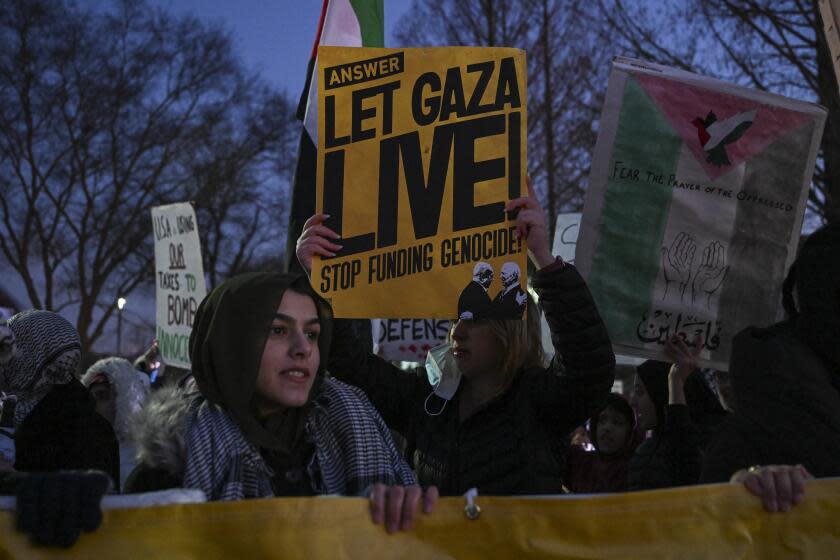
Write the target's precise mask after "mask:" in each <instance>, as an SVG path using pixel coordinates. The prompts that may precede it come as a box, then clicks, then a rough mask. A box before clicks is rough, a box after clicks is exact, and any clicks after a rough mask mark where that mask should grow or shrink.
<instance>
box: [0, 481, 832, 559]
mask: <svg viewBox="0 0 840 560" xmlns="http://www.w3.org/2000/svg"><path fill="white" fill-rule="evenodd" d="M477 503H478V504H479V506H480V507H481V515H480V517H479V518H478V519H476V520H472V521H471V520H468V519H467V518H466V517H465V514H464V505H465V502H464V499H463V498H445V499H442V500H441V501H440V503H439V504H438V508H437V510H436V511H435V512H434V513H433V514H432V515H429V516H421V518H420V519H419V521H418V523H417V526H416V527H415V529H414V530H413V531H411V532H405V533H399V534H396V535H388V534H386V533H385V530H384V529H383V528H382V527H381V526H376V525H373V524H372V523H371V521H370V516H369V513H368V504H367V502H366V501H365V500H363V499H359V498H334V499H333V498H282V499H270V500H250V501H242V502H236V503H220V502H217V503H210V504H192V505H175V506H163V507H149V508H142V509H126V510H112V511H107V512H106V513H105V519H104V522H103V525H102V527H101V528H100V529H99V530H98V531H96V532H95V533H92V534H86V535H83V536H82V537H81V538H80V539H79V541H78V542H77V543H76V545H74V546H73V547H72V548H71V549H69V550H64V549H45V548H36V547H33V546H31V545H30V544H29V542H28V539H27V538H26V537H25V536H22V535H20V534H19V533H17V532H16V531H15V530H14V517H13V514H11V513H3V514H1V515H0V557H2V558H95V559H96V560H102V559H104V558H128V557H131V558H144V559H148V558H202V559H209V558H248V559H256V558H306V559H311V558H459V559H470V558H475V559H480V560H487V559H488V558H544V557H552V558H832V557H835V555H836V554H837V551H838V550H840V523H838V521H837V520H838V519H840V480H837V479H831V480H820V481H813V482H810V483H808V485H807V496H806V499H805V502H804V503H803V504H802V505H800V506H797V507H796V508H794V510H793V511H791V512H789V513H784V514H782V513H775V514H770V513H766V512H765V511H764V510H763V509H762V507H761V505H760V503H759V500H758V499H757V498H755V497H753V496H751V495H749V494H748V493H747V491H746V490H745V489H744V488H743V487H741V486H739V485H725V484H719V485H708V486H694V487H690V488H681V489H676V490H657V491H650V492H637V493H631V494H614V495H609V496H603V497H562V498H553V497H552V498H527V499H525V498H512V497H510V498H507V497H505V498H501V497H481V496H479V498H478V499H477Z"/></svg>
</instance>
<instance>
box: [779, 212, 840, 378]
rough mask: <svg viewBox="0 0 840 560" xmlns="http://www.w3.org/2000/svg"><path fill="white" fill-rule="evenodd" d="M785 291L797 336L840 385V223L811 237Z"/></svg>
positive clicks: (800, 252)
mask: <svg viewBox="0 0 840 560" xmlns="http://www.w3.org/2000/svg"><path fill="white" fill-rule="evenodd" d="M783 291H784V305H785V310H786V311H787V312H788V315H789V316H790V317H791V319H792V321H793V325H794V327H793V328H794V334H795V336H796V337H797V338H799V339H800V340H802V341H803V342H804V343H805V344H807V345H808V346H809V347H810V348H811V349H812V350H813V351H814V352H815V353H816V354H817V355H819V356H820V358H821V359H822V360H823V361H824V362H825V363H826V364H827V365H828V367H829V369H830V370H832V371H833V372H835V374H836V375H835V376H834V378H835V379H833V380H832V381H833V382H834V384H835V386H840V379H838V378H840V223H833V224H829V225H826V226H824V227H822V228H820V229H818V230H817V231H815V232H814V233H812V234H811V235H810V236H809V237H808V239H807V240H806V241H805V243H804V244H803V245H802V249H801V250H800V251H799V256H798V257H797V260H796V262H795V263H794V264H793V266H791V269H790V272H789V273H788V277H787V279H786V280H785V285H784V287H783ZM794 291H795V293H796V299H797V303H798V306H797V305H796V304H795V303H794V301H793V292H794Z"/></svg>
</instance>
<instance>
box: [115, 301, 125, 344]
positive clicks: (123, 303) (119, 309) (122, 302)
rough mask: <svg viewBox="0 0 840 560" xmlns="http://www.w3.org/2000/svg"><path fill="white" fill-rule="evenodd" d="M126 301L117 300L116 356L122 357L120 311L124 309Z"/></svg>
mask: <svg viewBox="0 0 840 560" xmlns="http://www.w3.org/2000/svg"><path fill="white" fill-rule="evenodd" d="M125 303H126V299H125V298H124V297H119V298H117V355H118V356H122V310H123V307H125Z"/></svg>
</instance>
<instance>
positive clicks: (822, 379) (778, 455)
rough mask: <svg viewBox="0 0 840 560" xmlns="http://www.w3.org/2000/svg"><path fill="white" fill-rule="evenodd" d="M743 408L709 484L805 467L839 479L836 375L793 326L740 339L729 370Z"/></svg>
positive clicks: (708, 460)
mask: <svg viewBox="0 0 840 560" xmlns="http://www.w3.org/2000/svg"><path fill="white" fill-rule="evenodd" d="M730 373H731V375H732V385H733V388H734V390H735V401H736V403H737V406H736V409H735V414H733V415H732V417H731V418H730V419H729V420H727V421H726V422H725V423H724V424H723V426H722V427H721V429H720V431H719V432H718V434H717V436H716V437H715V438H714V440H713V441H712V442H711V444H710V445H709V448H708V449H707V451H706V456H705V460H704V463H703V472H702V475H701V481H702V482H723V481H726V480H729V478H730V477H731V476H732V474H733V473H734V472H735V471H737V470H739V469H743V468H748V467H750V466H752V465H773V464H792V465H795V464H799V463H801V464H803V465H804V466H805V467H806V468H807V469H808V470H809V471H810V472H811V474H813V475H814V476H817V477H825V476H840V391H838V388H837V386H836V385H835V383H836V382H837V374H836V373H833V372H832V371H831V370H830V369H829V366H828V363H827V362H826V361H824V360H822V359H821V358H820V357H819V356H818V355H817V354H815V353H814V351H813V350H812V349H811V348H810V347H809V346H808V345H807V344H805V343H804V342H803V341H802V340H800V339H799V337H797V336H795V334H794V326H793V323H791V322H784V323H779V324H777V325H774V326H772V327H770V328H766V329H759V328H748V329H746V330H744V331H742V332H741V333H740V334H738V336H736V337H735V341H734V343H733V347H732V359H731V365H730Z"/></svg>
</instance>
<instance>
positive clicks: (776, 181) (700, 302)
mask: <svg viewBox="0 0 840 560" xmlns="http://www.w3.org/2000/svg"><path fill="white" fill-rule="evenodd" d="M824 122H825V110H824V109H823V108H821V107H819V106H817V105H814V104H811V103H805V102H800V101H795V100H791V99H787V98H783V97H780V96H776V95H772V94H768V93H764V92H756V91H752V90H749V89H746V88H741V87H737V86H734V85H731V84H726V83H723V82H720V81H717V80H712V79H709V78H704V77H701V76H697V75H694V74H689V73H686V72H682V71H678V70H673V69H669V68H666V67H661V66H656V65H650V64H645V63H640V62H637V61H629V60H626V59H619V60H617V61H616V62H615V63H614V66H613V69H612V73H611V74H610V81H609V87H608V90H607V98H606V101H605V105H604V110H603V115H602V119H601V130H600V133H599V136H598V143H597V146H596V149H595V156H594V158H593V164H592V174H591V179H590V186H589V189H588V192H587V199H586V205H585V207H584V212H583V219H582V223H581V227H580V236H579V238H578V245H577V255H576V264H577V266H578V268H579V269H580V270H581V273H582V274H584V276H585V277H586V278H587V279H588V282H589V286H590V289H591V290H592V292H593V295H594V297H595V299H596V301H597V303H598V308H599V310H600V312H601V314H602V316H603V317H604V319H605V321H606V322H607V326H608V328H609V330H610V335H611V337H612V339H613V343H614V344H615V345H616V350H617V351H619V352H622V353H625V354H630V355H637V356H641V357H651V358H664V354H663V348H664V344H665V341H666V340H667V339H668V338H670V337H672V336H675V335H676V336H680V337H682V338H684V339H686V340H687V341H688V342H691V341H692V340H694V338H695V337H696V336H699V337H700V338H701V339H702V342H703V347H704V352H703V354H702V356H701V357H702V358H703V362H702V363H704V365H709V366H712V367H716V368H719V369H727V367H728V366H727V364H728V360H729V351H730V348H731V341H732V337H733V336H734V335H735V334H737V332H738V331H739V330H741V329H743V328H745V327H747V326H750V325H759V326H764V325H769V324H771V323H773V322H775V321H776V320H777V319H778V312H779V307H780V300H781V298H780V294H781V285H782V282H783V280H784V277H785V274H786V271H787V268H788V267H789V266H790V264H791V263H792V261H793V259H794V257H795V253H796V245H797V242H798V239H799V231H800V228H801V225H802V219H803V215H804V210H805V202H806V200H807V195H808V189H809V187H810V184H811V176H812V175H813V169H814V161H815V158H816V152H817V148H818V146H819V141H820V137H821V135H822V129H823V125H824Z"/></svg>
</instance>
